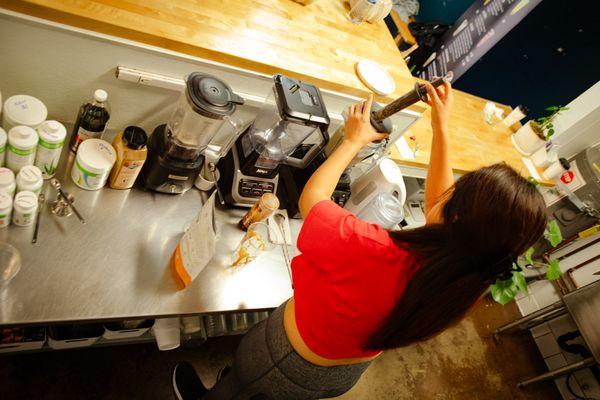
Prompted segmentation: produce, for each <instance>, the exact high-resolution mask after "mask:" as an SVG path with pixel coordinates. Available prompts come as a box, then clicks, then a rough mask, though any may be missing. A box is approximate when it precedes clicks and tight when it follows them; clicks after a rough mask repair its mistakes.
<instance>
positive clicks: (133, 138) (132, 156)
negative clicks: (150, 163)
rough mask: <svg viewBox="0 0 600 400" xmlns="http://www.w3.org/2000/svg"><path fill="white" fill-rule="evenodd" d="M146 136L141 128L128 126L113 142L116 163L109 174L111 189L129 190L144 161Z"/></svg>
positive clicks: (146, 150) (146, 152)
mask: <svg viewBox="0 0 600 400" xmlns="http://www.w3.org/2000/svg"><path fill="white" fill-rule="evenodd" d="M147 142H148V135H146V132H144V130H143V129H142V128H139V127H137V126H128V127H127V128H125V130H124V131H123V132H121V133H120V134H118V135H117V137H115V139H114V140H113V147H114V148H115V150H116V152H117V161H116V163H115V166H114V167H113V169H112V171H111V173H110V181H109V185H110V187H111V188H113V189H131V188H132V187H133V184H134V183H135V180H136V179H137V177H138V175H139V173H140V171H141V170H142V166H143V165H144V162H145V161H146V156H147V154H148V148H147V147H146V143H147Z"/></svg>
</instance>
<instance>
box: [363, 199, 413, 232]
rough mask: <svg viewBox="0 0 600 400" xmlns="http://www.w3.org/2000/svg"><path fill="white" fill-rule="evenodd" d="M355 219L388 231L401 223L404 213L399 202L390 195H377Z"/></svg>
mask: <svg viewBox="0 0 600 400" xmlns="http://www.w3.org/2000/svg"><path fill="white" fill-rule="evenodd" d="M357 217H358V218H360V219H362V220H365V221H367V222H370V223H372V224H377V225H379V226H381V227H382V228H383V229H387V230H390V229H393V228H394V227H396V225H398V224H399V223H400V222H402V220H403V219H404V211H403V207H402V203H400V200H398V199H397V198H396V197H394V196H393V195H392V194H391V193H379V194H378V195H377V196H375V197H374V198H373V200H371V202H369V204H368V205H367V206H366V207H365V208H364V209H362V211H361V212H360V213H359V214H358V215H357Z"/></svg>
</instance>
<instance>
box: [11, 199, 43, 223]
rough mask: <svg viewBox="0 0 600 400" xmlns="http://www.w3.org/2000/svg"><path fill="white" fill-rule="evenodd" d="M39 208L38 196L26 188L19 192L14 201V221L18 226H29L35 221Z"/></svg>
mask: <svg viewBox="0 0 600 400" xmlns="http://www.w3.org/2000/svg"><path fill="white" fill-rule="evenodd" d="M37 209H38V197H37V195H36V194H35V193H33V192H30V191H28V190H25V191H23V192H19V193H17V195H16V196H15V201H14V203H13V214H12V222H13V224H15V225H17V226H29V225H31V224H33V221H35V216H36V213H37Z"/></svg>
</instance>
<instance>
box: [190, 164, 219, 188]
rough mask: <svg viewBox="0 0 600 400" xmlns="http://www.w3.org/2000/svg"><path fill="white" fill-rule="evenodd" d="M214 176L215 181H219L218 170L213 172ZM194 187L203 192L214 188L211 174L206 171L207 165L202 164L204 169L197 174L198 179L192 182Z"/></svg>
mask: <svg viewBox="0 0 600 400" xmlns="http://www.w3.org/2000/svg"><path fill="white" fill-rule="evenodd" d="M215 175H216V178H217V180H219V178H220V177H221V174H220V173H219V170H218V169H217V170H215ZM194 186H196V187H197V188H198V189H200V190H201V191H203V192H206V191H208V190H210V189H212V188H213V186H215V181H214V180H213V174H212V172H211V171H210V170H209V169H208V165H206V164H204V167H203V168H202V170H201V171H200V173H199V174H198V177H197V178H196V181H195V182H194Z"/></svg>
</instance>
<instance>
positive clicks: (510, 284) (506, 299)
mask: <svg viewBox="0 0 600 400" xmlns="http://www.w3.org/2000/svg"><path fill="white" fill-rule="evenodd" d="M490 288H491V292H492V298H493V299H494V301H496V302H497V303H500V304H502V305H504V304H507V303H510V302H511V301H512V300H513V299H514V298H515V296H516V295H517V292H518V290H519V289H518V287H517V285H516V284H515V282H514V281H513V279H512V278H511V279H507V280H505V281H501V280H499V279H496V283H494V284H493V285H491V286H490Z"/></svg>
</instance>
